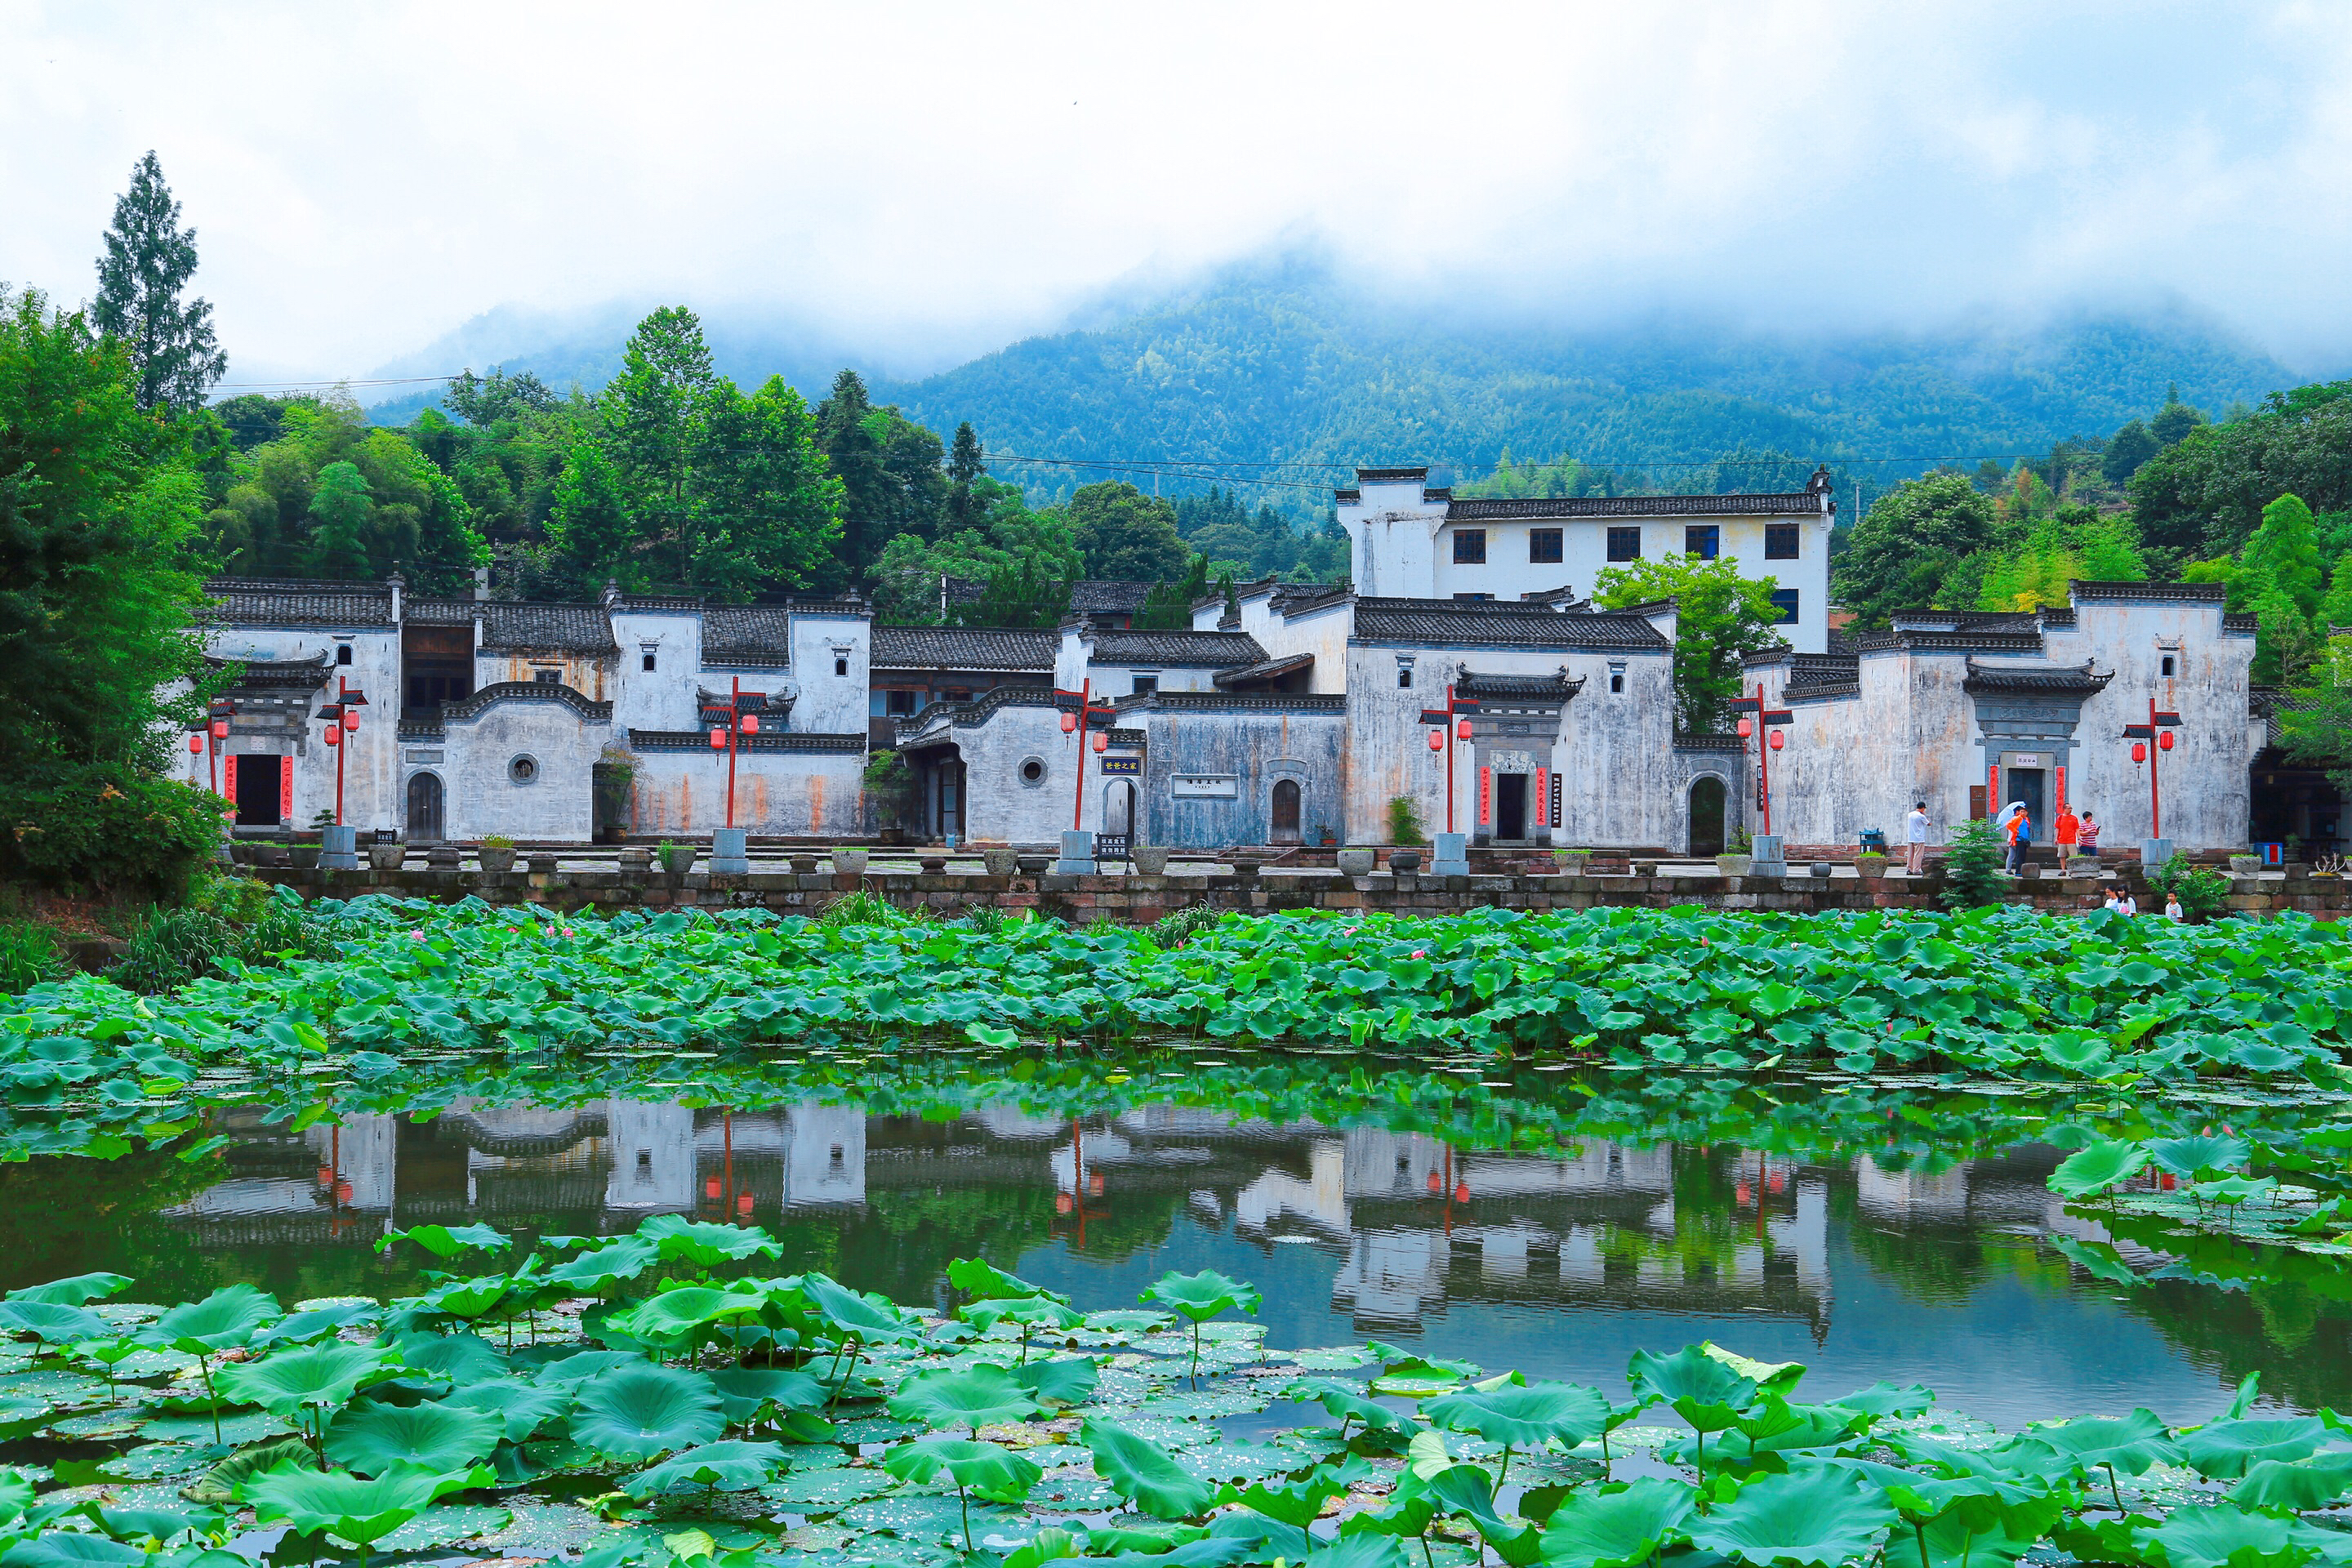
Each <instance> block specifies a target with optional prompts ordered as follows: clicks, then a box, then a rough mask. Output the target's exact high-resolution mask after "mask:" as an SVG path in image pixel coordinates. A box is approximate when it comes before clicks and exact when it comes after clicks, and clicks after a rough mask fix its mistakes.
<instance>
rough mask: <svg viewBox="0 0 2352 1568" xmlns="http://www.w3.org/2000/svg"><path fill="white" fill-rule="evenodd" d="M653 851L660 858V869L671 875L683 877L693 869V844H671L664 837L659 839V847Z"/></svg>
mask: <svg viewBox="0 0 2352 1568" xmlns="http://www.w3.org/2000/svg"><path fill="white" fill-rule="evenodd" d="M654 853H655V854H656V855H657V856H658V857H659V858H660V859H661V864H662V869H663V870H665V871H667V872H668V873H669V874H670V875H671V876H673V877H683V876H685V875H686V874H687V873H688V871H691V870H693V869H694V846H693V845H691V844H673V843H671V842H670V841H669V840H668V839H667V838H665V839H663V840H662V841H661V847H660V848H659V849H657V850H656V851H655V852H654Z"/></svg>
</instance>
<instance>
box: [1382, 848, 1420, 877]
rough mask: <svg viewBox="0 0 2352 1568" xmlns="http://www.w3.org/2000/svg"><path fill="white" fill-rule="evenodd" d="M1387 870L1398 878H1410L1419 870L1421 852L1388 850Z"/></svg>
mask: <svg viewBox="0 0 2352 1568" xmlns="http://www.w3.org/2000/svg"><path fill="white" fill-rule="evenodd" d="M1389 869H1390V870H1391V871H1394V872H1396V873H1398V874H1399V875H1400V876H1406V877H1410V876H1411V875H1412V874H1413V873H1414V872H1415V871H1418V870H1420V869H1421V851H1420V850H1418V849H1391V850H1390V851H1389Z"/></svg>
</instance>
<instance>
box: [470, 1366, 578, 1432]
mask: <svg viewBox="0 0 2352 1568" xmlns="http://www.w3.org/2000/svg"><path fill="white" fill-rule="evenodd" d="M441 1404H442V1405H443V1406H444V1407H445V1408H447V1409H451V1410H478V1411H481V1412H483V1413H485V1414H486V1415H493V1416H496V1417H497V1418H498V1420H499V1424H500V1426H501V1428H502V1429H503V1431H504V1433H505V1436H506V1440H507V1441H508V1442H509V1443H520V1442H521V1441H522V1440H523V1439H524V1438H526V1437H528V1436H530V1435H531V1434H532V1433H533V1432H536V1431H538V1430H539V1429H540V1428H541V1426H545V1425H546V1424H547V1423H548V1422H550V1421H552V1420H554V1419H555V1418H556V1417H557V1416H559V1415H562V1414H563V1413H564V1412H565V1411H567V1410H569V1409H571V1408H572V1401H571V1399H570V1397H569V1396H567V1395H566V1394H564V1393H563V1392H562V1390H560V1389H554V1388H542V1387H541V1386H539V1385H538V1384H529V1383H517V1382H514V1381H512V1380H505V1381H500V1382H497V1383H470V1384H466V1385H465V1386H464V1387H462V1388H459V1389H458V1390H457V1392H455V1393H454V1394H450V1395H449V1396H448V1397H447V1398H446V1399H444V1400H443V1401H441Z"/></svg>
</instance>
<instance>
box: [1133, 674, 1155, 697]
mask: <svg viewBox="0 0 2352 1568" xmlns="http://www.w3.org/2000/svg"><path fill="white" fill-rule="evenodd" d="M1159 689H1160V678H1159V677H1158V676H1156V675H1139V676H1137V677H1136V678H1135V694H1136V695H1137V696H1138V697H1145V696H1149V695H1150V693H1152V692H1154V691H1157V690H1159Z"/></svg>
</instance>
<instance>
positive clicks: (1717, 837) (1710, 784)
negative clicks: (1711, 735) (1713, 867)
mask: <svg viewBox="0 0 2352 1568" xmlns="http://www.w3.org/2000/svg"><path fill="white" fill-rule="evenodd" d="M1724 800H1725V793H1724V788H1723V781H1722V780H1721V779H1719V778H1717V777H1715V776H1714V775H1713V774H1712V773H1710V774H1708V775H1707V776H1706V777H1705V778H1702V779H1699V780H1698V781H1696V783H1694V784H1692V785H1691V791H1690V852H1691V854H1692V856H1693V857H1694V858H1699V859H1713V858H1715V857H1716V856H1717V855H1720V854H1722V853H1723V806H1724Z"/></svg>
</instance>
